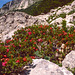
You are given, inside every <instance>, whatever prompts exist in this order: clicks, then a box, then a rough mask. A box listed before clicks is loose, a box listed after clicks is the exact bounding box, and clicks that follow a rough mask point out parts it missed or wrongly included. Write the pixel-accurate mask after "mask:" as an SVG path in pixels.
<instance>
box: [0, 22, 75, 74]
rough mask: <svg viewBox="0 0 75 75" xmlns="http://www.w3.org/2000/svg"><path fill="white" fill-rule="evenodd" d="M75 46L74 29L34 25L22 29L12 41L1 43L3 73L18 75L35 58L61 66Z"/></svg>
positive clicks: (0, 57) (15, 34) (0, 55)
mask: <svg viewBox="0 0 75 75" xmlns="http://www.w3.org/2000/svg"><path fill="white" fill-rule="evenodd" d="M64 23H65V22H64ZM64 23H63V24H64ZM62 44H65V47H64V49H63V51H59V48H60V46H61V45H62ZM74 44H75V29H74V27H71V28H70V29H69V30H68V29H67V31H66V30H65V27H62V28H60V27H57V25H55V26H53V25H49V26H48V25H33V26H29V27H26V28H22V29H21V30H17V31H16V32H15V33H14V36H13V39H12V40H6V42H5V44H4V43H0V50H1V52H0V59H1V62H2V71H1V73H2V74H7V75H9V74H11V73H16V74H17V73H19V72H21V70H22V68H23V67H24V66H26V65H29V64H30V63H31V62H32V59H35V58H44V59H47V60H50V61H52V62H54V63H56V64H58V65H61V61H62V60H63V59H64V57H65V55H66V54H68V53H69V52H70V51H71V50H74ZM67 47H68V48H67ZM56 54H58V56H57V55H56Z"/></svg>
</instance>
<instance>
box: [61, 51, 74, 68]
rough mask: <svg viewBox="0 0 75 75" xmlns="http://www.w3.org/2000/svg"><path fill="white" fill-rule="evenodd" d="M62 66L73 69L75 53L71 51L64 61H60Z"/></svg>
mask: <svg viewBox="0 0 75 75" xmlns="http://www.w3.org/2000/svg"><path fill="white" fill-rule="evenodd" d="M62 66H64V67H69V68H70V69H71V68H75V51H71V52H70V53H69V54H67V55H66V57H65V58H64V60H63V61H62Z"/></svg>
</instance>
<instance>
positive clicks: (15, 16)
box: [0, 12, 48, 42]
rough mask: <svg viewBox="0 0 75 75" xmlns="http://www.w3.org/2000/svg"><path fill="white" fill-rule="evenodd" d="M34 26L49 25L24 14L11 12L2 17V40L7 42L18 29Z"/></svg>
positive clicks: (0, 32)
mask: <svg viewBox="0 0 75 75" xmlns="http://www.w3.org/2000/svg"><path fill="white" fill-rule="evenodd" d="M33 24H36V25H37V24H39V25H40V24H43V25H48V23H47V22H46V20H42V19H39V18H37V17H33V16H30V15H28V14H26V13H23V12H9V13H7V14H5V15H4V16H2V17H0V34H1V38H0V40H2V41H3V42H5V40H6V39H9V38H12V35H13V34H14V32H15V31H17V30H18V29H21V28H22V27H23V28H24V27H27V26H32V25H33Z"/></svg>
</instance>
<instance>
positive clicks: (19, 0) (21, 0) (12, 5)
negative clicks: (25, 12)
mask: <svg viewBox="0 0 75 75" xmlns="http://www.w3.org/2000/svg"><path fill="white" fill-rule="evenodd" d="M37 1H39V0H12V1H10V2H8V3H6V4H5V5H4V6H3V7H2V8H1V9H0V14H1V13H5V12H8V11H11V10H15V9H25V8H27V7H29V6H30V5H32V4H34V3H35V2H37Z"/></svg>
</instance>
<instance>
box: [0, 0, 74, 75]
mask: <svg viewBox="0 0 75 75" xmlns="http://www.w3.org/2000/svg"><path fill="white" fill-rule="evenodd" d="M15 1H16V0H15ZM17 1H18V0H17ZM19 2H20V0H19ZM7 5H9V3H8V4H7ZM17 6H18V5H17ZM13 7H15V6H13ZM18 8H19V9H20V7H18ZM2 9H3V8H2ZM12 9H13V8H12ZM61 14H62V16H61ZM64 15H65V16H64ZM63 20H65V21H66V25H67V27H70V26H74V27H75V1H73V2H72V3H71V4H69V5H65V6H63V7H58V8H57V9H52V10H51V11H50V12H49V13H47V14H45V15H39V16H30V15H28V14H26V13H23V12H8V13H7V14H4V15H3V16H2V17H0V40H2V41H3V42H5V40H7V39H11V38H12V35H14V32H15V31H16V30H18V29H20V28H22V27H27V26H32V25H33V24H45V25H49V24H53V25H54V24H57V25H58V26H61V23H62V21H63ZM33 65H34V66H35V67H34V68H30V69H29V70H31V71H30V75H36V74H37V75H73V74H72V73H71V72H70V71H68V70H67V69H66V68H65V67H68V66H69V67H70V68H74V67H75V51H72V52H71V53H69V54H68V55H67V56H66V58H65V59H64V60H63V61H62V66H63V67H59V66H58V65H56V64H54V63H52V62H49V61H46V60H44V59H35V60H33ZM25 73H26V72H24V73H23V74H21V75H28V74H25Z"/></svg>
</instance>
